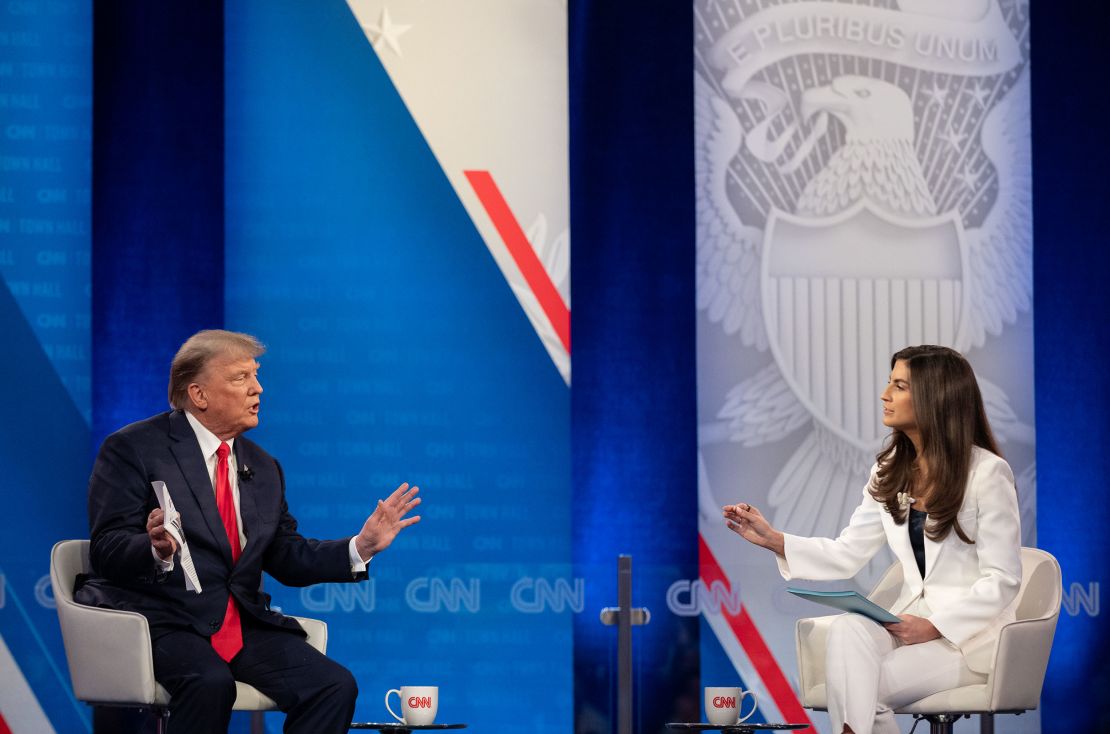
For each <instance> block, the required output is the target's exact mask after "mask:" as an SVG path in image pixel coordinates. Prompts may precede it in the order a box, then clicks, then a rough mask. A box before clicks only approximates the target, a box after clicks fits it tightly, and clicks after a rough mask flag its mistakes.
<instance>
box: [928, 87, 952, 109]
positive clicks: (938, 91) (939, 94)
mask: <svg viewBox="0 0 1110 734" xmlns="http://www.w3.org/2000/svg"><path fill="white" fill-rule="evenodd" d="M925 96H926V97H928V98H929V99H930V101H931V103H932V104H936V105H940V106H941V107H943V106H944V101H945V100H946V99H948V90H946V89H945V88H944V87H942V86H940V85H939V84H938V85H936V86H935V87H933V88H932V89H927V90H925Z"/></svg>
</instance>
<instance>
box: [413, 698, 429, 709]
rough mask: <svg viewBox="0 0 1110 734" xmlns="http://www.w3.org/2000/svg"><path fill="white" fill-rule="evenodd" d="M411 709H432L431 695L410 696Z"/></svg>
mask: <svg viewBox="0 0 1110 734" xmlns="http://www.w3.org/2000/svg"><path fill="white" fill-rule="evenodd" d="M408 704H409V708H410V709H430V708H431V707H432V697H431V696H409V701H408Z"/></svg>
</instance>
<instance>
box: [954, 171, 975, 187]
mask: <svg viewBox="0 0 1110 734" xmlns="http://www.w3.org/2000/svg"><path fill="white" fill-rule="evenodd" d="M956 178H957V179H959V181H960V183H962V184H963V185H964V187H965V188H967V190H968V191H974V190H975V188H976V187H977V186H978V185H979V174H977V173H973V172H972V170H971V168H970V167H969V168H965V169H964V170H962V171H960V172H959V174H957V175H956Z"/></svg>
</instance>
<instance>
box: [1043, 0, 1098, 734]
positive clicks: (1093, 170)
mask: <svg viewBox="0 0 1110 734" xmlns="http://www.w3.org/2000/svg"><path fill="white" fill-rule="evenodd" d="M1030 7H1031V10H1032V12H1033V18H1032V30H1033V44H1034V45H1033V53H1034V63H1033V64H1032V67H1031V68H1032V85H1033V89H1032V93H1033V189H1034V191H1033V205H1034V212H1033V224H1034V237H1035V240H1036V247H1035V249H1034V257H1035V260H1034V278H1035V280H1034V292H1035V297H1036V305H1035V308H1034V314H1035V318H1036V322H1035V326H1036V365H1035V369H1036V390H1037V504H1038V506H1039V507H1040V511H1039V512H1038V513H1037V520H1038V523H1037V540H1038V543H1039V544H1040V546H1041V547H1043V548H1044V549H1045V550H1047V551H1049V552H1051V553H1052V554H1054V555H1055V556H1056V558H1057V559H1059V561H1060V566H1061V568H1062V569H1063V573H1064V609H1063V610H1062V611H1061V613H1060V622H1059V625H1058V627H1057V629H1056V640H1055V642H1054V644H1053V649H1052V658H1051V660H1050V662H1049V668H1048V676H1047V678H1046V680H1045V686H1044V692H1043V696H1042V699H1041V701H1042V713H1041V720H1042V721H1043V722H1044V725H1043V727H1044V731H1046V732H1047V731H1108V730H1110V713H1108V712H1107V708H1106V707H1105V706H1103V705H1100V703H1099V701H1100V697H1101V696H1102V695H1103V694H1104V690H1105V687H1106V682H1107V681H1108V680H1110V627H1108V626H1107V623H1106V616H1105V614H1103V611H1102V608H1101V607H1102V605H1103V604H1104V603H1105V601H1106V597H1105V593H1104V592H1105V591H1106V590H1108V589H1110V536H1108V534H1107V532H1106V517H1107V515H1106V512H1105V506H1106V496H1107V493H1108V491H1110V479H1108V477H1110V454H1108V453H1107V451H1106V450H1105V446H1106V445H1107V443H1110V413H1108V412H1107V408H1108V406H1110V383H1108V382H1107V380H1106V378H1105V376H1104V374H1103V369H1105V365H1106V364H1107V360H1108V359H1110V338H1108V334H1107V327H1106V324H1107V314H1110V296H1108V293H1110V291H1108V289H1107V288H1106V283H1107V282H1108V280H1110V254H1108V251H1107V244H1106V237H1107V235H1106V233H1107V232H1110V208H1108V207H1107V206H1106V202H1107V201H1108V200H1110V185H1108V184H1107V178H1106V171H1107V170H1108V169H1110V148H1108V147H1107V145H1106V141H1105V125H1104V124H1101V123H1094V122H1093V121H1096V120H1098V121H1101V120H1106V119H1107V118H1108V117H1110V99H1107V97H1106V95H1105V94H1100V93H1087V92H1085V91H1079V92H1078V93H1077V90H1088V89H1090V90H1094V89H1096V88H1100V85H1102V83H1103V76H1104V74H1105V71H1104V67H1105V64H1104V62H1103V57H1104V55H1105V54H1104V52H1103V47H1104V46H1105V33H1104V31H1103V29H1104V28H1105V27H1106V20H1107V17H1108V16H1110V12H1108V11H1107V9H1106V8H1104V7H1103V6H1101V5H1100V6H1071V5H1066V4H1059V3H1056V4H1053V3H1048V4H1044V3H1039V4H1031V6H1030ZM1089 122H1090V123H1092V124H1088V123H1089Z"/></svg>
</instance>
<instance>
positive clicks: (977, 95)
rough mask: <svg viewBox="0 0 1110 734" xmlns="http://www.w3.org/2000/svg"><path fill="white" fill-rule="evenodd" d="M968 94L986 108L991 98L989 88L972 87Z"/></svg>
mask: <svg viewBox="0 0 1110 734" xmlns="http://www.w3.org/2000/svg"><path fill="white" fill-rule="evenodd" d="M967 94H969V95H971V98H972V99H974V100H975V101H976V102H977V103H978V104H979V106H980V107H985V106H986V105H987V97H989V96H990V94H991V90H990V89H988V88H987V87H972V88H971V89H969V90H967Z"/></svg>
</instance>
